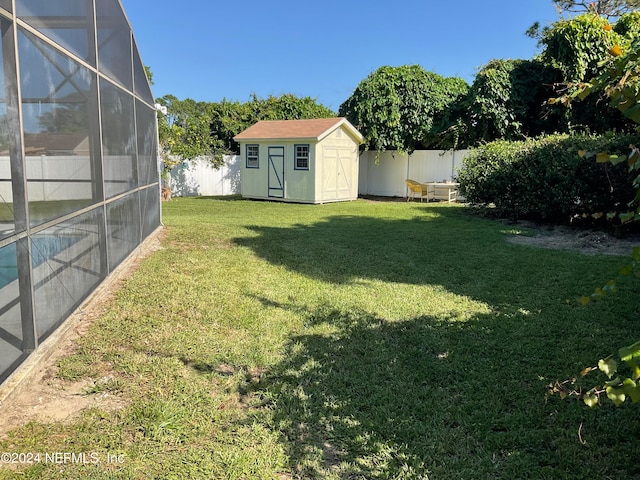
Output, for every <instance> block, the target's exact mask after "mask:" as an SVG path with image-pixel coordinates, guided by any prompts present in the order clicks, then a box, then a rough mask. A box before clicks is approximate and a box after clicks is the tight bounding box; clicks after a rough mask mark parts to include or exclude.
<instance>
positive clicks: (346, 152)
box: [316, 128, 358, 202]
mask: <svg viewBox="0 0 640 480" xmlns="http://www.w3.org/2000/svg"><path fill="white" fill-rule="evenodd" d="M318 150H319V153H318V155H319V156H320V158H322V162H321V164H319V165H318V175H317V178H316V189H317V190H318V192H320V195H319V196H318V201H321V202H335V201H340V200H354V199H356V198H357V197H358V143H357V142H355V141H354V140H353V139H352V138H351V136H350V135H349V134H348V132H347V131H346V130H344V129H343V128H338V129H336V130H335V131H333V132H331V134H329V135H327V136H326V137H325V138H324V139H323V140H322V141H321V142H320V143H319V145H318Z"/></svg>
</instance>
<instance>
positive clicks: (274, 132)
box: [233, 117, 364, 143]
mask: <svg viewBox="0 0 640 480" xmlns="http://www.w3.org/2000/svg"><path fill="white" fill-rule="evenodd" d="M341 126H344V127H345V129H346V130H347V131H348V132H349V134H350V135H351V136H352V137H353V138H354V139H355V140H356V141H357V142H359V143H362V142H363V141H364V138H363V137H362V135H361V134H360V132H358V130H356V128H355V127H354V126H353V125H351V124H350V123H349V122H348V121H347V119H346V118H342V117H336V118H314V119H310V120H261V121H259V122H258V123H255V124H253V125H252V126H250V127H249V128H247V129H246V130H245V131H243V132H241V133H239V134H238V135H236V136H235V137H233V139H234V140H235V141H241V140H242V141H247V140H316V141H320V140H322V139H323V138H324V137H326V136H327V135H329V134H330V133H331V132H333V131H334V130H336V129H337V128H339V127H341Z"/></svg>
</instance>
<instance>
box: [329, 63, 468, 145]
mask: <svg viewBox="0 0 640 480" xmlns="http://www.w3.org/2000/svg"><path fill="white" fill-rule="evenodd" d="M467 90H468V85H467V83H466V82H465V81H464V80H462V79H461V78H455V77H450V78H445V77H442V76H440V75H438V74H436V73H433V72H427V71H425V70H424V69H423V68H422V67H421V66H419V65H404V66H400V67H389V66H385V67H381V68H379V69H378V70H376V71H375V72H373V73H371V74H370V75H369V76H368V77H367V78H365V79H364V80H363V81H362V82H360V84H359V85H358V86H357V87H356V89H355V91H354V92H353V94H352V95H351V97H349V98H348V99H347V101H345V102H344V103H343V104H342V105H341V106H340V109H339V115H340V116H344V117H346V118H347V119H348V120H349V121H350V122H351V123H352V124H353V125H354V126H355V127H356V128H358V129H359V130H360V132H361V133H362V135H363V136H364V137H365V139H366V142H367V144H366V146H367V148H370V149H373V150H400V151H406V152H412V151H413V150H415V149H416V148H417V147H419V146H422V145H423V144H424V143H425V142H426V141H427V139H428V138H429V136H430V135H431V134H432V133H433V132H432V130H433V127H434V121H435V117H436V116H437V115H438V114H440V113H441V112H443V111H445V110H446V109H447V108H448V107H449V106H451V105H453V104H454V103H455V102H456V101H457V100H458V99H459V98H460V97H463V96H464V95H465V94H466V92H467Z"/></svg>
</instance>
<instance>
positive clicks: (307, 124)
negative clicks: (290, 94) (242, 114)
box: [234, 118, 362, 203]
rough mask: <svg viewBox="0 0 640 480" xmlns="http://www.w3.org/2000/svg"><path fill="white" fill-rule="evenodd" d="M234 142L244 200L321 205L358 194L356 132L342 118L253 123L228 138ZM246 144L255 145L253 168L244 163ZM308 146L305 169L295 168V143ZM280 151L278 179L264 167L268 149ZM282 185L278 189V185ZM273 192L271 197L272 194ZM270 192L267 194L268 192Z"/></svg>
mask: <svg viewBox="0 0 640 480" xmlns="http://www.w3.org/2000/svg"><path fill="white" fill-rule="evenodd" d="M234 139H236V141H238V142H239V144H240V156H241V171H242V187H241V193H242V196H243V197H247V198H262V199H273V200H282V201H291V202H300V203H325V202H335V201H344V200H353V199H356V198H357V197H358V164H359V159H358V147H359V145H360V143H361V142H362V136H361V135H360V134H359V133H358V131H357V130H355V128H354V127H353V126H352V125H351V124H350V123H349V122H348V121H347V120H346V119H343V118H324V119H310V120H271V121H262V122H258V123H256V124H254V125H252V126H251V127H249V128H248V129H246V130H245V131H244V132H241V133H240V134H238V135H236V137H234ZM247 145H258V146H259V168H248V167H247V165H246V149H247ZM298 145H308V147H309V158H308V160H309V168H308V169H302V168H300V169H297V168H296V157H295V156H296V146H298ZM276 146H277V147H279V148H282V149H283V153H284V156H279V157H278V159H281V158H284V173H282V174H280V175H279V176H278V180H282V179H281V178H280V177H283V180H284V181H283V182H282V183H281V184H279V185H276V186H274V185H273V184H271V185H269V179H270V178H272V179H273V178H276V175H275V173H274V172H276V169H274V168H272V167H270V162H269V153H268V152H269V148H270V147H271V148H273V147H276ZM282 187H283V188H284V190H282V189H281V188H282ZM274 192H275V193H278V197H280V198H274V196H273V194H274ZM270 193H271V194H272V196H269V194H270Z"/></svg>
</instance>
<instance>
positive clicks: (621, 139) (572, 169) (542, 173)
mask: <svg viewBox="0 0 640 480" xmlns="http://www.w3.org/2000/svg"><path fill="white" fill-rule="evenodd" d="M637 141H638V138H637V137H634V136H628V135H618V136H588V135H572V136H568V135H551V136H545V137H540V138H536V139H528V140H524V141H511V142H510V141H504V140H498V141H495V142H491V143H487V144H485V145H482V146H480V147H478V148H475V149H473V150H472V151H471V154H470V156H469V157H467V158H466V160H465V162H464V165H463V167H462V169H461V170H460V172H459V175H458V181H459V182H460V192H461V194H462V195H464V196H465V197H466V199H467V201H469V202H470V203H476V204H481V205H491V204H492V205H495V212H496V213H497V214H498V215H500V216H503V217H508V218H511V219H528V220H533V221H537V222H543V223H556V224H568V223H570V222H571V221H572V220H573V219H575V218H582V217H588V218H594V217H593V215H595V216H596V217H599V216H600V215H599V214H601V213H602V214H604V213H609V212H624V211H626V210H628V203H629V202H630V201H631V200H632V199H633V198H634V196H635V191H634V190H633V187H632V182H631V180H632V179H631V176H630V174H629V172H628V168H627V165H626V163H625V164H620V165H617V166H612V165H611V164H610V163H596V162H595V161H594V160H593V159H590V160H588V159H586V158H582V157H581V156H580V155H579V153H578V152H579V151H580V150H586V151H591V152H601V151H606V152H609V153H611V154H626V153H628V152H629V145H630V144H632V143H634V144H637ZM603 218H604V216H603Z"/></svg>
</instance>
